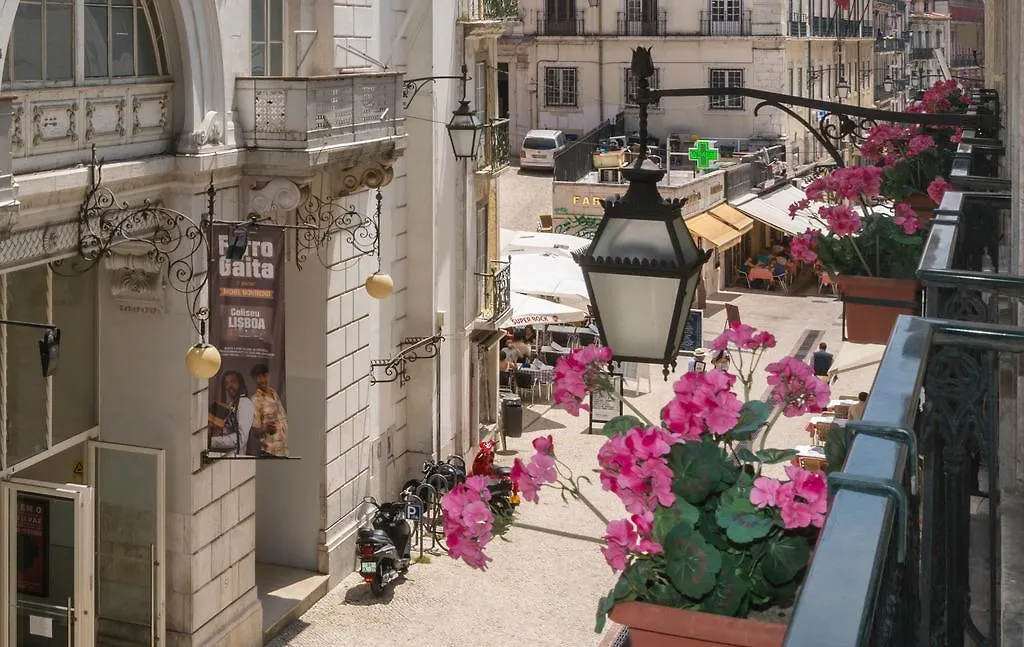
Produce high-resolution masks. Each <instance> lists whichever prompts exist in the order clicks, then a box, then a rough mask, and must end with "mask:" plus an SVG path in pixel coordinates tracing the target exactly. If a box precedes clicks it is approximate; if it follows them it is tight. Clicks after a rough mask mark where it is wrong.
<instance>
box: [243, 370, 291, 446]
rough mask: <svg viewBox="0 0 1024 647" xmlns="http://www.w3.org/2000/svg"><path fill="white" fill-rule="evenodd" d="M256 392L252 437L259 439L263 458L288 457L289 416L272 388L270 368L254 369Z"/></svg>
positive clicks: (253, 376)
mask: <svg viewBox="0 0 1024 647" xmlns="http://www.w3.org/2000/svg"><path fill="white" fill-rule="evenodd" d="M251 373H252V379H253V380H255V382H256V392H255V393H254V394H253V395H252V404H253V408H254V409H255V414H254V416H253V421H252V432H251V433H252V435H253V436H254V437H256V438H258V439H259V442H260V454H259V455H262V456H266V455H270V456H287V455H288V416H287V414H286V413H285V410H284V404H283V403H282V402H281V398H280V396H278V394H277V391H275V390H274V389H273V387H271V386H270V367H269V366H267V365H266V364H257V365H255V366H253V367H252V371H251Z"/></svg>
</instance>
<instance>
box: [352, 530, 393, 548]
mask: <svg viewBox="0 0 1024 647" xmlns="http://www.w3.org/2000/svg"><path fill="white" fill-rule="evenodd" d="M357 541H359V542H360V543H372V544H390V543H391V537H388V534H387V533H386V532H384V531H383V530H377V529H376V528H360V529H359V539H358V540H357Z"/></svg>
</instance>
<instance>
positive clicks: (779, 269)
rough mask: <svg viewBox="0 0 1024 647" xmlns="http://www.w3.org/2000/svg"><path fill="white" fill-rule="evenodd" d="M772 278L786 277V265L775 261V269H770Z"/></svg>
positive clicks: (778, 260) (777, 260)
mask: <svg viewBox="0 0 1024 647" xmlns="http://www.w3.org/2000/svg"><path fill="white" fill-rule="evenodd" d="M772 276H774V277H775V278H777V279H779V278H782V277H784V276H786V264H785V262H783V261H781V260H780V259H775V267H773V268H772Z"/></svg>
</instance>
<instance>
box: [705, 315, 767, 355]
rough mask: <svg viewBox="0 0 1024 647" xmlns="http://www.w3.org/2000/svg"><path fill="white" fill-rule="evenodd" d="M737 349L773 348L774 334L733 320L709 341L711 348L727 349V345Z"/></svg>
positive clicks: (716, 349)
mask: <svg viewBox="0 0 1024 647" xmlns="http://www.w3.org/2000/svg"><path fill="white" fill-rule="evenodd" d="M730 345H731V346H732V347H733V348H735V349H737V350H750V351H755V350H762V349H765V348H775V335H773V334H771V333H770V332H768V331H767V330H758V329H757V328H754V327H753V326H748V325H746V324H741V323H737V322H733V323H731V324H729V327H728V328H726V329H725V330H724V331H722V334H721V335H719V336H718V337H715V340H714V341H713V342H711V346H710V348H711V350H714V351H720V350H727V349H728V348H729V346H730Z"/></svg>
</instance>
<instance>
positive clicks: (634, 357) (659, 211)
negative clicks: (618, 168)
mask: <svg viewBox="0 0 1024 647" xmlns="http://www.w3.org/2000/svg"><path fill="white" fill-rule="evenodd" d="M622 175H623V176H624V177H625V178H626V180H627V181H628V182H629V189H628V190H627V191H626V194H625V195H624V196H622V197H621V198H619V197H616V198H615V199H614V200H609V201H606V202H605V215H604V219H603V220H602V221H601V224H600V225H599V226H598V229H597V233H596V234H595V236H594V240H593V242H591V244H590V247H589V248H587V249H586V250H581V251H579V252H576V253H575V254H574V257H575V258H576V262H577V263H578V264H579V265H580V268H581V269H582V270H583V277H584V279H585V280H586V283H587V292H588V293H589V295H590V304H591V309H592V310H593V312H594V316H595V318H596V319H597V320H598V327H599V329H600V335H601V343H602V344H604V345H605V346H608V347H609V348H611V350H612V354H613V357H614V359H615V360H616V361H628V362H642V363H656V364H662V365H663V366H664V367H665V370H664V374H665V377H666V379H667V378H668V367H669V366H672V367H673V368H675V365H676V356H677V355H678V354H679V348H680V345H681V344H682V340H683V335H684V332H685V327H686V318H687V314H688V313H689V311H690V306H691V305H692V303H693V298H694V294H695V293H696V291H697V283H698V281H700V276H701V268H702V267H703V265H704V263H706V262H707V260H708V258H709V257H710V256H711V253H710V252H704V251H701V250H700V249H698V247H697V245H696V244H695V243H694V240H693V236H691V235H690V232H689V230H688V229H687V228H686V226H685V225H684V224H683V217H682V206H683V201H682V200H665V199H663V198H662V197H661V194H660V193H658V186H657V183H658V181H659V180H661V178H663V177H664V176H665V171H664V170H662V169H659V168H658V167H657V166H656V165H655V164H654V163H652V162H651V161H649V160H647V161H644V162H643V165H642V166H641V167H640V168H636V167H630V168H623V169H622Z"/></svg>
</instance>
